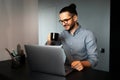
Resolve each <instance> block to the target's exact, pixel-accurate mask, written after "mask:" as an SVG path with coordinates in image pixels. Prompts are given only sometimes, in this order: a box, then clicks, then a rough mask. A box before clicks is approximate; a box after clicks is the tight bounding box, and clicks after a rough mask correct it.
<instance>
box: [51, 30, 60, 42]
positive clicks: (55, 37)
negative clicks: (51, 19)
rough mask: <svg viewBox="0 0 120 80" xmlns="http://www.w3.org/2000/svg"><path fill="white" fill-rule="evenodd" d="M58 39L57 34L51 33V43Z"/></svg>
mask: <svg viewBox="0 0 120 80" xmlns="http://www.w3.org/2000/svg"><path fill="white" fill-rule="evenodd" d="M58 39H59V33H53V32H52V33H51V40H52V41H58Z"/></svg>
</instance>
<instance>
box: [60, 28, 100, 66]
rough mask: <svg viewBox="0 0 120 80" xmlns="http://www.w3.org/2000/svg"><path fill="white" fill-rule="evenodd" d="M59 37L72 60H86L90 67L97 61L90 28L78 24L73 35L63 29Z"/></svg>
mask: <svg viewBox="0 0 120 80" xmlns="http://www.w3.org/2000/svg"><path fill="white" fill-rule="evenodd" d="M60 39H61V43H62V46H63V48H64V49H65V50H66V53H67V54H70V55H71V56H72V58H73V60H81V61H82V60H88V61H89V62H90V63H91V65H92V67H94V66H95V65H96V64H97V63H98V52H97V43H96V38H95V36H94V34H93V32H91V31H90V30H87V29H83V28H82V27H80V26H79V28H78V29H77V30H76V31H75V33H74V34H73V35H71V34H70V33H69V32H68V31H66V30H64V31H63V32H62V33H61V34H60Z"/></svg>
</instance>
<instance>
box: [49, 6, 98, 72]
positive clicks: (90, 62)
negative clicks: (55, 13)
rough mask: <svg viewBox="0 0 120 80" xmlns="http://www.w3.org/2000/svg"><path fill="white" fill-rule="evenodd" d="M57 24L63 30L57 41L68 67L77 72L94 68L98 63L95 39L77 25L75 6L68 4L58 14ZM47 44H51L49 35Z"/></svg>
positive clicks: (91, 34) (88, 31) (89, 32)
mask: <svg viewBox="0 0 120 80" xmlns="http://www.w3.org/2000/svg"><path fill="white" fill-rule="evenodd" d="M59 19H60V20H59V22H60V23H61V24H62V25H63V27H64V28H65V30H64V31H63V32H62V33H61V34H60V37H59V38H60V39H59V41H60V42H61V44H62V46H63V49H64V50H65V51H66V53H67V54H70V55H71V56H72V61H70V60H69V59H68V60H67V61H69V64H70V66H71V67H72V68H73V69H76V70H78V71H81V70H83V69H84V68H85V67H95V66H96V64H97V63H98V53H97V43H96V38H95V36H94V35H93V33H92V32H91V31H90V30H86V29H83V28H82V27H81V26H80V25H79V23H78V14H77V11H76V5H75V4H70V5H69V6H66V7H64V8H62V9H61V10H60V12H59ZM47 44H48V45H50V44H51V39H50V35H49V36H48V40H47Z"/></svg>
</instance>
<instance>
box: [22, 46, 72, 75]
mask: <svg viewBox="0 0 120 80" xmlns="http://www.w3.org/2000/svg"><path fill="white" fill-rule="evenodd" d="M24 47H25V51H26V54H27V60H28V64H29V66H30V70H31V71H33V72H42V73H48V74H54V75H60V76H67V75H68V74H70V73H71V72H72V71H73V69H72V68H71V67H70V66H67V65H65V61H66V55H65V52H64V50H63V48H62V46H48V45H24Z"/></svg>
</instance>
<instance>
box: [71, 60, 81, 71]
mask: <svg viewBox="0 0 120 80" xmlns="http://www.w3.org/2000/svg"><path fill="white" fill-rule="evenodd" d="M71 67H72V68H73V69H76V70H78V71H81V70H83V65H82V63H81V62H80V61H73V62H72V63H71Z"/></svg>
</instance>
